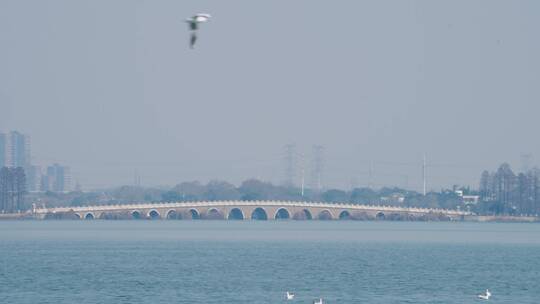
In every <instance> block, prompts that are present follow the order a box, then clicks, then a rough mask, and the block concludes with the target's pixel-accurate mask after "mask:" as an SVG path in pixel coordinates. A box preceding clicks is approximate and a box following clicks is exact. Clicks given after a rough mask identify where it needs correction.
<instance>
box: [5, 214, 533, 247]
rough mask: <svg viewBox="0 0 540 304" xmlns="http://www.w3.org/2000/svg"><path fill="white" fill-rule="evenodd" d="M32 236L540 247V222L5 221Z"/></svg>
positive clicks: (12, 235) (13, 230) (9, 233)
mask: <svg viewBox="0 0 540 304" xmlns="http://www.w3.org/2000/svg"><path fill="white" fill-rule="evenodd" d="M238 216H241V214H239V215H238ZM283 216H284V217H285V216H286V215H285V214H284V215H283ZM32 239H36V240H38V239H39V240H43V239H56V240H83V239H84V240H88V239H90V240H124V241H127V240H146V241H152V240H154V241H159V240H216V241H242V240H249V241H254V240H257V241H297V242H306V241H317V242H328V241H336V242H344V241H348V242H437V243H496V244H535V245H538V244H540V224H537V223H467V222H456V223H454V222H356V221H354V222H353V221H350V222H349V221H340V222H338V221H333V222H330V221H314V222H311V221H310V222H303V221H300V222H298V221H9V222H0V240H32Z"/></svg>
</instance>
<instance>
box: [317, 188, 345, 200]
mask: <svg viewBox="0 0 540 304" xmlns="http://www.w3.org/2000/svg"><path fill="white" fill-rule="evenodd" d="M322 197H323V200H324V201H325V202H335V203H343V202H348V201H349V195H347V192H345V191H343V190H338V189H331V190H328V191H325V192H324V193H323V194H322Z"/></svg>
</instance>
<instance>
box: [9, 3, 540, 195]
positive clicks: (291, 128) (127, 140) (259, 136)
mask: <svg viewBox="0 0 540 304" xmlns="http://www.w3.org/2000/svg"><path fill="white" fill-rule="evenodd" d="M196 12H207V13H210V14H212V16H213V18H212V20H211V21H210V22H209V23H207V24H204V25H203V26H202V28H201V31H200V35H199V40H198V42H197V43H198V44H197V45H196V49H195V50H190V49H189V47H188V35H189V33H188V30H187V25H186V24H185V23H184V21H183V20H184V19H185V18H186V17H189V16H190V15H192V14H193V13H196ZM538 29H540V1H537V0H531V1H514V0H507V1H493V0H486V1H480V0H477V1H468V0H467V1H402V0H396V1H381V0H373V1H353V0H351V1H324V2H323V1H290V0H287V1H286V0H273V1H264V2H263V1H248V0H245V1H219V0H216V1H178V0H160V1H133V0H115V1H109V0H92V1H90V0H88V1H78V0H77V1H75V0H63V1H60V0H49V1H41V0H0V129H3V130H12V129H16V130H20V131H22V132H25V133H28V134H30V135H31V137H32V155H33V161H34V163H37V164H41V165H45V164H48V163H51V162H61V163H64V164H67V165H70V166H71V167H72V170H73V173H74V177H75V179H76V180H78V181H79V182H80V183H81V184H82V186H83V187H84V188H93V187H101V186H106V185H119V184H130V183H133V179H134V177H133V176H134V173H135V171H136V170H137V171H138V172H139V175H140V176H141V179H142V183H143V184H146V185H173V184H176V183H178V182H180V181H186V180H195V179H198V180H201V181H208V180H210V179H225V180H229V181H232V182H234V183H239V182H240V181H241V180H244V179H246V178H249V177H258V178H262V179H265V180H270V181H273V182H279V181H281V180H283V177H284V165H283V160H282V158H283V155H284V149H283V146H284V145H285V144H287V143H295V144H296V147H297V151H298V152H299V153H303V154H305V155H306V159H307V160H309V158H310V155H311V147H312V145H314V144H320V145H323V146H324V147H325V154H324V161H325V164H324V168H325V169H324V173H323V174H324V175H323V184H324V185H325V186H327V187H349V186H350V185H351V181H354V182H353V183H356V184H357V185H359V186H364V185H366V184H367V182H368V174H367V172H368V171H369V162H370V160H371V161H373V181H374V183H375V184H376V185H391V184H396V185H398V186H404V187H409V188H413V189H420V186H421V161H422V154H423V153H424V152H425V153H426V154H427V158H428V165H429V167H428V187H429V188H432V189H437V188H439V187H442V186H451V185H452V184H471V185H473V186H476V185H477V181H478V177H479V175H480V172H481V170H482V169H484V168H487V169H495V168H496V166H497V165H498V164H499V163H501V162H504V161H508V162H510V163H511V164H512V165H513V166H514V168H515V169H519V168H520V166H521V164H520V156H521V155H522V154H524V153H530V154H532V155H533V157H534V158H535V159H536V160H537V161H538V160H539V159H540V136H539V131H540V119H539V116H540V115H539V114H540V56H539V54H540V35H539V33H538ZM536 163H537V162H536ZM308 164H309V161H306V170H309V168H308V166H307V165H308Z"/></svg>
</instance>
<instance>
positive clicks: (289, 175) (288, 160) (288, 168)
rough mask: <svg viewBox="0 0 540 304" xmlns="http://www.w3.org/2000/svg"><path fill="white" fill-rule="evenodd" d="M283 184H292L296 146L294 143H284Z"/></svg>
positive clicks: (290, 185)
mask: <svg viewBox="0 0 540 304" xmlns="http://www.w3.org/2000/svg"><path fill="white" fill-rule="evenodd" d="M284 160H285V185H286V186H288V187H293V186H294V178H295V176H296V146H295V145H294V144H288V145H285V156H284Z"/></svg>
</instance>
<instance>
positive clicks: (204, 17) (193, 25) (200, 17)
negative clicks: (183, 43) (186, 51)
mask: <svg viewBox="0 0 540 304" xmlns="http://www.w3.org/2000/svg"><path fill="white" fill-rule="evenodd" d="M211 17H212V16H210V14H202V13H198V14H195V15H194V16H193V17H191V18H188V19H186V22H187V23H188V25H189V29H190V31H191V39H190V40H189V47H190V48H193V47H194V46H195V42H196V41H197V30H198V29H199V24H200V23H205V22H208V20H210V18H211Z"/></svg>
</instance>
